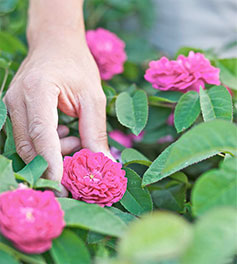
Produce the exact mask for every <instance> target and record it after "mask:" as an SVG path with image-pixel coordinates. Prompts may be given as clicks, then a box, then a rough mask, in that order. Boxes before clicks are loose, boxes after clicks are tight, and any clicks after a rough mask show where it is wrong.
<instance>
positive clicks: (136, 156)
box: [121, 148, 151, 167]
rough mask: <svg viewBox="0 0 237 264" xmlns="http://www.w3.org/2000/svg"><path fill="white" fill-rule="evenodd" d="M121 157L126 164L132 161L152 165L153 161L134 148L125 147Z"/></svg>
mask: <svg viewBox="0 0 237 264" xmlns="http://www.w3.org/2000/svg"><path fill="white" fill-rule="evenodd" d="M121 158H122V163H123V164H124V166H127V165H129V164H132V163H138V164H142V165H145V166H148V167H149V166H150V165H151V161H150V160H149V159H148V158H147V157H145V156H144V155H143V154H142V153H140V152H139V151H138V150H136V149H132V148H126V149H124V150H123V152H122V154H121Z"/></svg>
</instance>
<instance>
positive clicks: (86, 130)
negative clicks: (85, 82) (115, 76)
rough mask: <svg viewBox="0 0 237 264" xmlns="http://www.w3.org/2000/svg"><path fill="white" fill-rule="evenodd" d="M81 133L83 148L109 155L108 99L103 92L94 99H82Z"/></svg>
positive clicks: (80, 113)
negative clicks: (107, 131)
mask: <svg viewBox="0 0 237 264" xmlns="http://www.w3.org/2000/svg"><path fill="white" fill-rule="evenodd" d="M101 89H102V88H101ZM79 132H80V138H81V144H82V147H84V148H89V149H90V150H92V151H94V152H100V151H101V152H103V153H104V154H105V155H108V153H109V147H108V141H107V133H106V97H105V95H104V93H103V92H102V91H101V93H100V94H99V95H97V96H93V98H92V96H91V95H87V96H86V97H85V98H82V99H80V109H79Z"/></svg>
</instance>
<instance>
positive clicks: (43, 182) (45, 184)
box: [34, 178, 61, 192]
mask: <svg viewBox="0 0 237 264" xmlns="http://www.w3.org/2000/svg"><path fill="white" fill-rule="evenodd" d="M41 188H46V189H52V190H55V191H59V192H60V191H61V187H60V186H59V183H58V182H56V181H51V180H47V179H43V178H40V179H38V180H37V181H36V182H35V184H34V189H41Z"/></svg>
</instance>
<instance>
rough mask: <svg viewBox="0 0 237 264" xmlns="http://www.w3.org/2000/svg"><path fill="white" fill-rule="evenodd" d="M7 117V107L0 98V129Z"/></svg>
mask: <svg viewBox="0 0 237 264" xmlns="http://www.w3.org/2000/svg"><path fill="white" fill-rule="evenodd" d="M6 119H7V108H6V106H5V104H4V103H3V101H2V100H1V99H0V131H1V129H2V127H3V125H4V124H5V122H6Z"/></svg>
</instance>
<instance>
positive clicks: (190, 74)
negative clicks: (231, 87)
mask: <svg viewBox="0 0 237 264" xmlns="http://www.w3.org/2000/svg"><path fill="white" fill-rule="evenodd" d="M219 73H220V69H218V68H215V67H213V66H212V65H211V63H210V61H209V60H208V59H207V58H205V56H204V55H203V54H201V53H194V52H193V51H190V52H189V55H188V57H185V56H183V55H179V56H178V58H177V60H176V61H175V60H168V59H167V58H166V57H162V58H161V59H160V60H157V61H151V62H150V63H149V68H148V69H147V70H146V74H145V76H144V77H145V79H146V80H147V81H148V82H150V83H152V86H153V87H154V88H155V89H158V90H162V91H168V90H170V91H180V92H184V93H185V92H187V91H190V90H194V91H198V92H199V89H200V86H202V87H203V88H205V83H208V84H215V85H220V80H219Z"/></svg>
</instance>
